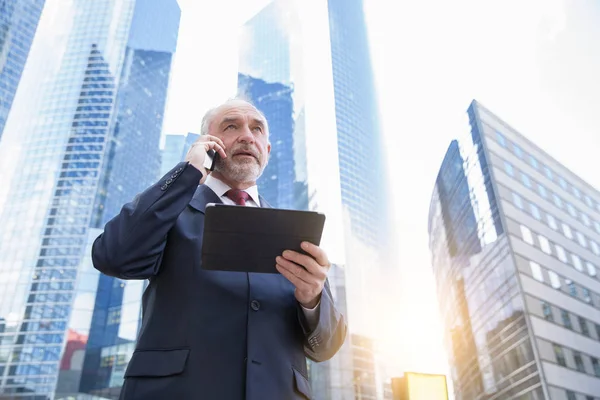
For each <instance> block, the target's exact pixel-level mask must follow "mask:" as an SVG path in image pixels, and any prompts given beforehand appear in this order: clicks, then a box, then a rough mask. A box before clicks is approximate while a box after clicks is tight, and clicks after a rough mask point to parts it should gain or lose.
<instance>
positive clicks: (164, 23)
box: [0, 0, 180, 399]
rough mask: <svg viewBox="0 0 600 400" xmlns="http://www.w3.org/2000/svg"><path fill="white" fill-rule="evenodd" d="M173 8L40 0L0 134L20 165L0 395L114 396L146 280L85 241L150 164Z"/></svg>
mask: <svg viewBox="0 0 600 400" xmlns="http://www.w3.org/2000/svg"><path fill="white" fill-rule="evenodd" d="M179 14H180V11H179V7H178V5H177V3H176V1H175V0H166V1H165V0H144V1H135V0H125V1H120V0H119V1H117V0H98V1H88V0H74V1H72V2H67V3H65V2H60V1H48V2H47V4H46V9H45V11H44V15H43V16H42V20H41V21H40V28H39V30H38V35H37V36H36V40H35V41H34V44H33V46H32V54H31V56H32V57H34V59H35V61H36V65H38V66H39V67H38V68H42V66H43V67H44V71H43V72H44V73H43V74H35V73H33V72H35V68H34V69H32V71H33V72H32V73H31V74H27V73H26V74H24V76H23V81H24V82H25V83H27V85H26V87H28V88H30V89H31V90H32V91H31V93H29V98H26V96H23V97H22V98H21V99H23V101H21V102H15V104H14V105H13V107H14V108H15V110H16V112H15V114H11V116H10V118H9V121H8V123H7V129H6V131H5V139H9V140H6V141H4V140H3V141H2V144H1V145H0V158H2V157H4V156H8V155H10V156H11V157H12V158H13V159H14V160H15V163H16V165H18V166H19V167H18V168H15V169H14V171H13V173H12V176H10V177H7V181H8V182H10V183H9V184H8V186H7V187H6V188H5V189H4V190H6V192H7V194H6V197H5V205H4V207H2V210H1V212H0V225H1V226H2V227H3V229H2V232H0V320H1V321H2V327H1V328H0V397H3V396H7V397H10V398H20V397H23V398H29V399H34V398H35V399H38V398H39V399H41V398H43V399H46V398H54V399H61V398H71V396H72V397H75V396H78V395H80V394H81V393H88V394H93V395H96V396H101V397H103V398H114V397H115V396H118V393H119V389H120V385H121V383H122V376H123V372H124V368H125V365H126V363H127V361H128V359H129V357H130V354H131V352H132V351H133V343H134V341H135V339H136V336H137V329H138V324H139V319H140V300H141V295H142V291H143V282H124V281H119V280H116V279H113V278H108V277H106V276H100V275H99V273H98V272H97V271H95V270H94V269H93V268H92V266H91V262H90V259H89V255H90V244H91V241H92V240H93V239H94V238H95V237H96V236H97V235H98V234H99V228H100V227H102V226H103V225H104V223H105V222H106V221H107V220H108V219H109V218H111V217H112V216H113V215H115V214H116V213H117V212H118V211H119V209H120V207H121V205H122V204H123V203H124V202H126V201H129V200H131V199H132V198H133V197H134V195H135V194H137V193H138V192H140V191H142V190H143V189H144V188H145V187H147V186H149V185H150V184H151V183H153V182H154V181H155V180H156V178H157V176H158V172H159V168H160V154H159V140H160V134H161V130H162V115H163V113H164V107H165V101H166V90H167V86H168V80H169V73H170V66H171V58H172V55H173V52H174V50H175V45H176V38H177V30H178V26H179ZM37 72H39V71H37ZM33 89H34V90H33ZM13 115H14V119H15V120H12V121H11V119H13ZM17 119H18V120H17Z"/></svg>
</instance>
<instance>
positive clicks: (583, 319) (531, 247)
mask: <svg viewBox="0 0 600 400" xmlns="http://www.w3.org/2000/svg"><path fill="white" fill-rule="evenodd" d="M468 116H469V122H470V132H469V134H468V136H466V137H465V139H464V140H460V141H453V142H452V143H451V145H450V147H449V149H448V152H447V153H446V157H445V158H444V161H443V163H442V166H441V168H440V172H439V174H438V178H437V181H436V184H435V188H434V191H433V195H432V201H431V206H430V214H429V238H430V249H431V253H432V259H433V268H434V274H435V279H436V284H437V290H438V298H439V299H440V311H441V314H442V318H443V322H444V325H445V339H446V343H447V348H448V350H449V353H450V364H451V371H452V378H453V381H454V388H455V392H456V399H459V400H460V399H473V398H485V399H489V400H492V399H507V398H519V399H531V400H537V399H540V400H541V399H553V400H554V399H560V400H563V399H564V400H577V399H585V400H589V399H597V398H598V394H599V393H600V361H599V360H600V312H599V310H600V282H599V281H598V270H597V268H598V266H600V244H599V243H600V193H599V192H598V191H597V190H596V189H594V188H593V187H591V186H590V185H589V184H587V183H586V182H584V181H583V180H581V179H580V178H579V177H578V176H576V175H575V174H574V173H573V172H571V171H569V170H568V169H567V168H566V167H565V166H563V165H561V164H560V163H559V162H558V161H557V160H555V159H554V158H552V157H551V156H550V155H548V154H547V153H545V152H544V151H543V150H542V149H540V148H539V147H538V146H536V145H535V144H534V143H532V142H530V141H529V140H527V139H526V138H525V137H524V136H523V135H521V134H520V133H518V132H517V131H516V130H514V129H513V128H511V127H510V126H509V125H508V124H506V123H505V122H504V121H502V120H501V119H500V118H499V117H497V116H496V115H494V114H493V113H492V112H490V111H489V110H487V109H486V108H485V107H483V106H482V105H481V104H479V103H477V102H475V101H474V102H473V103H472V104H471V106H470V107H469V110H468Z"/></svg>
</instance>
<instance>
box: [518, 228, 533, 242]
mask: <svg viewBox="0 0 600 400" xmlns="http://www.w3.org/2000/svg"><path fill="white" fill-rule="evenodd" d="M521 236H522V237H523V241H524V242H525V243H528V244H530V245H533V235H532V234H531V231H530V230H529V228H528V227H526V226H525V225H521Z"/></svg>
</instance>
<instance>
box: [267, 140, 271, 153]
mask: <svg viewBox="0 0 600 400" xmlns="http://www.w3.org/2000/svg"><path fill="white" fill-rule="evenodd" d="M267 154H271V142H269V144H268V145H267Z"/></svg>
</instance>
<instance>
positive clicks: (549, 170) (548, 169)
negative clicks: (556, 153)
mask: <svg viewBox="0 0 600 400" xmlns="http://www.w3.org/2000/svg"><path fill="white" fill-rule="evenodd" d="M544 173H545V174H546V177H547V178H548V179H550V180H552V170H551V169H550V168H548V167H546V166H544Z"/></svg>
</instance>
